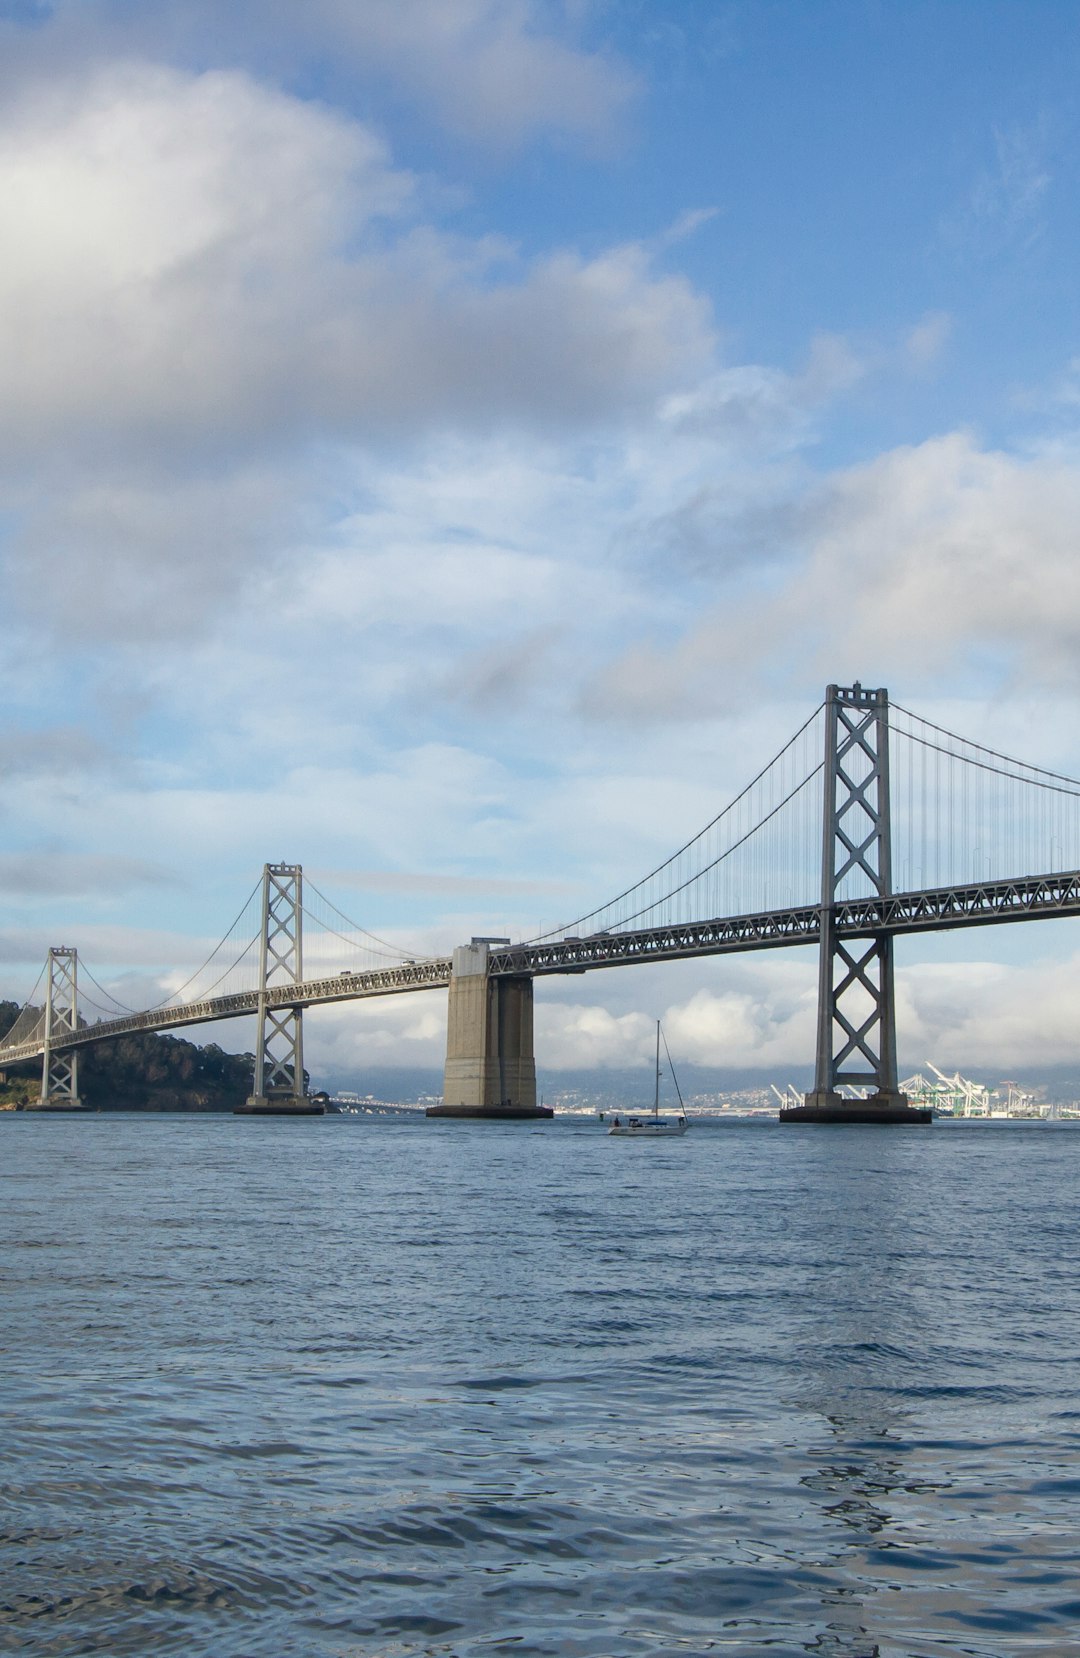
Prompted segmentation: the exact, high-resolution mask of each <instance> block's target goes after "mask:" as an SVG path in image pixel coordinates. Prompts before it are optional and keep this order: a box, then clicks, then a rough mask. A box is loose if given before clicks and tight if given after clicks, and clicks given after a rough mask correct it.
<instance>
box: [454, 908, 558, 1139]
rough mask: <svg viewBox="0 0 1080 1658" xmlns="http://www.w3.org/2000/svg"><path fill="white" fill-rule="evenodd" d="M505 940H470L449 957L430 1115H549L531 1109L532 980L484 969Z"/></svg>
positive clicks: (547, 1109)
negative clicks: (439, 1085) (435, 1100)
mask: <svg viewBox="0 0 1080 1658" xmlns="http://www.w3.org/2000/svg"><path fill="white" fill-rule="evenodd" d="M508 942H509V940H506V939H486V938H474V939H473V941H472V943H471V944H464V945H462V946H461V947H460V948H459V949H457V950H455V951H454V958H453V968H452V971H451V975H450V1005H449V1008H448V1012H447V1022H446V1071H445V1074H444V1080H443V1103H442V1104H441V1105H433V1106H429V1108H428V1111H427V1115H428V1116H429V1117H482V1118H529V1119H535V1118H538V1117H552V1116H554V1112H553V1111H552V1109H551V1107H550V1106H542V1105H541V1106H538V1105H537V1103H536V1061H535V1058H534V1056H533V981H532V978H531V977H530V976H528V975H522V976H521V977H520V978H519V977H514V978H509V977H506V978H503V977H498V978H495V977H493V976H492V974H491V972H490V970H489V962H488V947H489V945H491V944H493V943H496V944H503V943H508Z"/></svg>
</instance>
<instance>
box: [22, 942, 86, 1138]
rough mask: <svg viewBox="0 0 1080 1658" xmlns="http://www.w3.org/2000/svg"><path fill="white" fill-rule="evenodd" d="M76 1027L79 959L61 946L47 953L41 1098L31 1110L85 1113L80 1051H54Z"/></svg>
mask: <svg viewBox="0 0 1080 1658" xmlns="http://www.w3.org/2000/svg"><path fill="white" fill-rule="evenodd" d="M78 1028H79V956H78V952H77V951H76V950H74V949H70V948H68V947H66V946H63V945H57V946H55V947H54V948H53V949H51V950H50V951H49V983H48V988H47V990H46V992H45V1051H44V1053H43V1055H42V1059H41V1097H40V1099H38V1100H37V1101H35V1102H34V1104H33V1105H31V1106H29V1107H28V1109H29V1110H31V1111H86V1110H87V1109H88V1107H87V1106H85V1105H84V1104H83V1102H82V1100H81V1099H80V1098H79V1050H78V1049H77V1048H70V1047H63V1048H59V1049H58V1048H57V1047H56V1044H57V1043H58V1042H61V1041H62V1040H63V1039H64V1038H65V1037H67V1036H73V1035H74V1033H75V1032H76V1031H77V1030H78Z"/></svg>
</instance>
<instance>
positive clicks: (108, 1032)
mask: <svg viewBox="0 0 1080 1658" xmlns="http://www.w3.org/2000/svg"><path fill="white" fill-rule="evenodd" d="M1067 916H1074V917H1075V916H1080V870H1070V871H1067V872H1065V873H1063V874H1054V875H1031V876H1026V877H1024V878H1022V879H1017V880H1010V881H982V882H976V883H973V884H972V885H970V886H965V887H933V888H928V889H926V890H925V891H923V892H903V893H895V894H889V895H886V896H884V897H881V896H877V895H874V896H870V897H867V898H857V899H847V900H846V901H845V902H843V903H839V904H836V905H834V906H833V938H834V940H840V939H843V940H845V941H846V940H848V939H856V938H859V937H866V936H872V935H875V934H880V933H888V934H892V935H895V934H897V933H929V932H935V933H936V932H949V931H951V930H953V929H955V928H958V927H986V926H1001V925H1003V924H1004V923H1006V922H1013V921H1049V920H1054V919H1060V918H1064V917H1067ZM820 938H821V910H820V908H819V906H818V905H817V904H808V905H805V906H803V907H801V908H795V909H787V910H766V911H763V912H762V913H761V914H758V915H743V916H735V917H722V918H719V919H716V920H713V921H696V922H692V923H686V924H683V925H679V926H670V927H649V928H644V929H641V930H640V931H637V932H625V933H600V934H597V935H596V936H594V937H592V938H582V939H563V940H560V941H559V942H557V943H551V944H521V945H516V946H514V947H513V948H509V949H500V950H492V952H491V954H490V957H489V971H490V973H491V975H492V976H498V977H507V976H509V977H520V976H522V975H532V976H537V977H539V976H541V975H544V974H549V973H587V972H593V971H595V970H596V969H597V968H601V967H626V966H630V965H632V964H633V963H634V962H645V961H677V960H681V959H683V958H684V957H687V956H718V955H735V954H739V953H742V952H745V951H748V950H782V949H786V948H791V947H793V946H795V945H799V944H817V943H818V942H819V941H820ZM72 953H73V954H74V952H72ZM450 966H451V963H450V958H449V957H447V956H436V957H432V958H431V959H430V960H428V961H416V962H406V963H403V964H402V965H401V966H399V967H383V968H377V969H374V970H373V971H371V972H369V973H338V974H335V975H333V976H332V977H331V978H326V979H303V980H301V981H300V982H298V983H293V984H279V985H276V986H273V987H270V988H268V989H267V990H266V993H265V996H266V1005H267V1007H268V1008H270V1009H277V1008H304V1007H312V1006H316V1005H319V1004H323V1003H328V1002H351V1001H358V1000H361V999H363V998H365V997H369V996H394V995H398V994H399V993H401V992H402V991H411V990H440V989H441V990H445V989H446V987H447V985H448V984H449V983H450ZM260 1000H261V997H260V993H259V992H258V991H254V990H245V991H240V992H237V993H235V994H233V995H230V996H212V997H207V998H205V999H204V1000H202V1001H198V1002H186V1003H184V1004H183V1005H182V1006H180V1007H174V1008H158V1009H155V1010H154V1011H153V1012H151V1013H136V1014H130V1015H126V1016H125V1017H124V1018H122V1019H107V1020H102V1021H101V1022H100V1023H99V1024H96V1025H84V1026H82V1027H81V1028H80V1029H78V1030H74V1031H72V1033H71V1034H70V1035H67V1034H61V1033H60V1032H58V1031H54V1033H53V1038H52V1048H53V1052H54V1054H55V1053H56V1052H57V1050H59V1049H67V1048H74V1047H83V1046H85V1045H87V1044H88V1043H91V1042H102V1041H106V1040H107V1039H108V1038H109V1037H115V1036H128V1035H131V1034H132V1033H133V1032H135V1031H157V1030H176V1029H178V1028H179V1027H182V1026H185V1025H203V1024H209V1023H210V1022H211V1021H212V1020H216V1019H240V1018H243V1017H250V1016H251V1015H252V1014H253V1013H257V1012H258V1010H259V1004H260ZM43 1052H44V1042H43V1040H42V1038H41V1037H40V1036H38V1037H35V1038H33V1039H31V1040H29V1041H26V1042H20V1043H18V1044H17V1045H16V1046H12V1047H9V1048H4V1047H0V1062H6V1063H7V1064H9V1065H10V1064H14V1063H15V1062H16V1060H20V1059H33V1058H35V1057H36V1056H37V1055H39V1054H41V1053H43Z"/></svg>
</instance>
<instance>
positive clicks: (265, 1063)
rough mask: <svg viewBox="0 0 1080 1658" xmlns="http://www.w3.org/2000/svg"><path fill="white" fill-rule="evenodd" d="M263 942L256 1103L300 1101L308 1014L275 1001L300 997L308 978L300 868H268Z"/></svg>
mask: <svg viewBox="0 0 1080 1658" xmlns="http://www.w3.org/2000/svg"><path fill="white" fill-rule="evenodd" d="M262 913H263V921H262V934H261V938H260V942H259V1005H258V1018H259V1026H258V1033H257V1040H256V1044H255V1087H254V1095H253V1097H254V1098H255V1099H266V1100H280V1099H299V1098H301V1097H302V1096H303V1093H304V1026H303V1010H302V1007H301V1005H300V1004H299V1003H297V1002H296V1001H295V1000H290V1001H288V1002H285V1003H282V1002H280V1001H278V1000H277V999H276V998H275V999H274V1000H271V998H270V996H269V994H268V993H269V992H270V991H271V990H272V989H278V988H280V987H283V986H284V987H286V988H287V990H291V991H292V992H293V996H294V997H295V989H296V986H297V985H298V984H299V983H300V981H301V979H302V978H303V971H302V944H301V940H302V916H303V871H302V869H301V867H300V865H299V864H266V865H264V867H263V902H262Z"/></svg>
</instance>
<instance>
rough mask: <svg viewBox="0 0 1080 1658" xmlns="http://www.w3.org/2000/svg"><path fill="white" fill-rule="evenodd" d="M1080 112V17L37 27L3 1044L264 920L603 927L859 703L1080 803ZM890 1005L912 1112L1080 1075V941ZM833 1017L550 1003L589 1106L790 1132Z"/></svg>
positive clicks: (787, 987)
mask: <svg viewBox="0 0 1080 1658" xmlns="http://www.w3.org/2000/svg"><path fill="white" fill-rule="evenodd" d="M1078 87H1080V9H1078V8H1077V7H1076V6H1074V5H1073V4H1071V3H1069V0H815V4H813V5H808V4H804V3H801V0H799V3H796V0H730V3H729V0H716V3H710V0H648V3H646V0H621V3H620V0H609V3H605V0H562V3H559V0H551V3H546V0H259V3H258V4H254V3H252V0H230V4H229V5H227V6H222V5H221V4H220V3H213V4H212V3H211V0H168V3H167V4H165V3H158V0H57V3H51V0H0V244H2V258H0V559H2V562H3V576H4V599H5V603H4V623H3V630H2V638H3V655H2V659H0V676H2V683H3V691H4V703H5V707H6V718H5V720H4V722H3V726H2V727H0V766H2V769H3V789H2V794H0V900H2V904H3V910H2V918H0V994H3V995H8V996H12V997H14V999H16V1000H19V1001H21V1000H22V999H23V998H24V997H25V996H26V995H27V994H28V992H29V991H30V988H31V985H32V984H33V982H34V980H35V978H36V975H37V973H38V970H39V967H40V964H41V962H42V960H43V958H44V954H45V951H46V948H47V947H48V946H49V945H50V944H60V943H62V944H75V945H77V947H78V948H79V951H80V958H81V960H82V961H84V962H85V963H86V964H87V965H88V966H89V967H90V969H91V970H92V971H93V973H94V974H95V975H96V977H97V978H98V979H99V980H100V981H101V982H103V983H105V984H106V985H111V986H113V987H114V988H116V990H117V993H118V994H122V997H123V999H124V1000H126V1001H129V1002H133V1003H134V1004H135V1005H144V1004H145V1002H147V1001H153V1000H156V999H157V997H158V995H159V994H161V993H162V992H163V991H165V990H167V989H169V988H170V987H172V986H175V985H176V984H178V983H180V982H181V981H182V980H183V979H184V978H185V977H186V976H187V974H188V973H189V972H191V970H192V969H193V968H194V967H196V966H197V965H198V963H199V962H200V961H201V960H202V958H203V956H204V955H205V954H206V952H207V948H208V947H209V946H211V945H212V944H213V943H215V942H216V941H217V940H218V938H220V936H221V935H222V934H223V933H224V932H225V931H226V929H227V927H228V926H229V924H230V922H231V920H232V918H233V916H234V915H235V914H236V912H237V911H238V910H239V908H240V906H241V905H242V903H243V902H244V900H245V898H246V897H247V895H248V893H249V892H250V890H251V888H252V887H253V885H254V884H255V882H256V880H257V878H258V876H259V874H260V872H261V868H262V865H263V863H264V862H266V861H279V860H280V861H288V862H298V863H302V864H303V866H304V870H305V877H306V878H310V879H311V880H313V881H314V882H315V883H317V885H318V887H319V889H320V890H321V891H324V892H325V893H326V894H327V895H328V896H329V897H330V898H332V899H333V900H334V902H335V903H336V904H337V905H339V906H340V907H341V908H342V909H343V910H344V911H345V912H346V913H347V914H348V915H349V916H351V917H355V918H356V919H357V920H359V921H360V922H362V923H363V925H365V926H367V927H369V928H371V929H372V930H373V931H374V932H376V933H378V934H380V935H381V936H383V937H388V938H390V939H391V940H393V941H395V942H400V944H401V947H402V948H403V949H404V950H407V951H409V952H410V953H415V954H419V953H421V952H428V951H436V950H438V951H442V950H447V949H449V948H451V947H453V945H455V944H457V943H462V942H465V941H467V940H468V938H469V937H470V936H471V935H472V934H474V933H492V932H496V933H503V932H505V933H507V934H510V935H511V936H522V935H528V934H530V933H532V932H535V931H537V930H538V929H539V928H540V927H541V926H544V927H551V926H554V925H556V924H557V923H559V922H560V921H562V920H566V919H571V918H573V917H574V916H577V915H579V914H581V913H582V911H583V910H585V909H588V908H592V907H593V906H594V905H597V904H599V903H602V902H603V901H604V900H605V899H607V898H608V897H610V896H611V895H612V894H614V893H615V892H617V891H619V890H621V889H622V888H623V887H625V886H626V885H628V884H629V883H630V882H631V881H633V880H634V879H636V878H637V877H638V876H639V875H641V874H643V873H644V872H645V871H646V870H647V869H649V868H651V867H652V866H653V865H654V864H655V863H657V862H658V861H659V860H660V859H662V858H663V857H664V856H665V855H666V854H667V853H668V852H669V851H671V850H673V849H674V848H675V847H677V846H678V845H680V844H682V842H683V841H685V840H686V839H688V838H689V836H690V835H692V834H693V833H694V832H695V831H696V830H697V829H698V828H700V827H701V825H702V824H703V823H705V822H706V821H707V820H708V819H709V818H711V817H712V816H713V815H714V814H715V812H716V811H717V810H719V808H720V807H721V806H722V805H723V804H724V802H725V801H726V800H727V799H728V798H730V797H731V796H732V795H733V794H734V793H736V792H737V790H738V789H739V788H740V787H741V786H742V785H743V784H744V783H745V782H746V781H747V780H748V779H749V777H750V776H751V775H753V773H754V772H755V771H756V770H757V769H758V767H759V766H760V765H761V764H762V763H763V762H764V760H765V759H767V758H768V757H769V755H771V754H772V753H773V752H774V751H775V750H776V749H778V748H779V747H780V746H781V744H782V743H783V742H784V740H785V739H786V738H787V737H788V736H789V735H790V734H791V733H792V732H793V731H794V730H795V729H796V728H797V727H798V726H799V725H800V724H801V723H802V721H803V719H804V718H805V717H806V716H807V715H808V714H809V713H810V712H811V711H812V709H813V708H814V707H815V706H816V705H817V703H818V702H819V701H820V700H821V696H822V693H823V689H824V687H825V685H826V684H828V683H829V682H832V681H835V682H839V683H850V682H851V681H852V680H854V679H855V678H860V679H861V680H863V682H865V683H869V684H875V685H883V686H886V687H888V689H889V691H890V694H891V695H892V696H893V697H894V698H895V699H896V700H898V701H900V702H902V703H903V704H904V705H905V706H907V707H909V708H913V709H916V710H917V711H918V712H919V713H921V714H924V715H925V716H927V717H928V718H931V719H941V720H942V721H943V723H945V724H946V725H948V726H950V727H951V728H952V729H954V730H957V731H960V732H962V733H964V734H965V735H969V736H971V737H973V738H976V739H979V740H981V741H984V742H990V743H992V745H993V746H994V747H997V748H1001V749H1004V750H1005V751H1007V752H1009V753H1016V754H1019V755H1020V756H1021V757H1022V758H1024V759H1026V760H1032V761H1035V762H1038V763H1039V764H1042V765H1046V766H1050V767H1053V768H1055V769H1058V770H1061V771H1064V772H1066V773H1068V774H1070V775H1073V776H1076V775H1080V717H1078V716H1080V650H1078V645H1080V557H1078V553H1080V441H1078V439H1080V303H1078V285H1077V278H1076V272H1077V269H1078V268H1080V245H1078V244H1080V168H1078V158H1080V93H1078V91H1077V88H1078ZM897 960H898V976H899V989H898V998H899V1006H898V1019H899V1031H900V1048H901V1064H902V1066H903V1064H904V1062H905V1059H906V1060H907V1061H908V1062H910V1064H911V1066H912V1068H914V1067H915V1066H916V1065H917V1064H922V1062H923V1061H924V1060H925V1059H927V1058H929V1059H933V1060H935V1062H937V1063H938V1064H941V1065H944V1066H947V1067H948V1068H952V1067H954V1066H961V1067H966V1068H971V1069H977V1068H978V1067H979V1066H980V1065H984V1066H985V1065H999V1066H1016V1067H1018V1068H1021V1067H1022V1066H1023V1064H1025V1063H1028V1064H1034V1063H1036V1061H1038V1062H1040V1063H1042V1062H1054V1063H1067V1062H1069V1061H1071V1060H1073V1059H1076V1060H1078V1061H1080V1017H1078V1013H1080V930H1078V925H1077V924H1073V923H1065V922H1060V923H1047V924H1045V925H1040V926H1038V927H1036V926H1030V927H1025V928H1011V929H989V930H979V931H977V932H974V933H971V934H953V935H949V936H948V938H946V939H941V940H927V939H920V940H906V941H901V942H900V944H899V945H898V949H897ZM815 985H816V963H815V961H814V960H813V959H812V952H811V953H807V952H803V953H799V952H791V953H785V954H776V955H760V956H756V957H752V958H747V959H745V960H742V961H738V960H734V959H723V960H714V961H703V962H695V963H683V964H677V965H671V966H668V967H663V968H654V969H648V968H635V969H626V970H621V971H619V972H611V973H606V974H593V975H589V976H588V977H586V978H573V979H568V980H565V981H562V980H554V981H545V982H544V983H543V984H542V985H541V986H540V988H539V989H538V993H537V1057H538V1062H539V1063H540V1064H542V1065H544V1066H546V1067H556V1068H557V1067H560V1066H588V1065H625V1064H627V1063H632V1062H633V1061H634V1059H635V1058H637V1057H643V1056H644V1055H645V1054H646V1052H647V1049H648V1044H649V1041H650V1036H649V1032H650V1031H651V1030H652V1028H653V1027H652V1023H651V1021H652V1020H653V1018H654V1017H656V1016H663V1017H664V1019H665V1022H666V1027H667V1029H668V1032H669V1039H670V1040H671V1042H672V1049H673V1052H678V1053H679V1054H681V1055H682V1056H683V1057H684V1058H685V1059H688V1060H691V1061H693V1062H695V1063H699V1064H712V1065H718V1066H722V1065H724V1064H725V1063H730V1064H731V1065H733V1066H738V1067H745V1066H748V1065H760V1066H762V1067H764V1068H766V1069H769V1068H772V1069H773V1070H774V1071H775V1072H776V1074H777V1077H778V1079H782V1073H783V1068H784V1067H785V1066H792V1065H796V1064H805V1063H807V1062H809V1059H810V1057H811V1048H812V1042H813V1006H814V996H815ZM218 1034H220V1036H221V1039H222V1040H223V1041H224V1042H226V1043H232V1044H234V1045H235V1046H237V1047H248V1046H250V1045H251V1044H252V1042H253V1040H254V1037H253V1032H252V1031H249V1030H247V1028H246V1027H245V1026H241V1025H240V1024H236V1025H234V1026H226V1027H221V1029H220V1032H219V1033H218ZM444 1040H445V997H444V996H443V997H439V996H438V995H434V994H431V995H425V996H419V997H406V998H400V999H397V1000H386V1001H383V1000H380V1001H378V1002H373V1003H366V1004H362V1005H354V1006H351V1007H341V1008H336V1009H329V1010H324V1011H321V1012H319V1013H318V1014H311V1015H309V1016H308V1019H307V1021H306V1027H305V1045H306V1057H307V1060H308V1064H309V1066H310V1068H311V1070H312V1072H313V1074H314V1076H315V1077H316V1078H318V1075H319V1072H320V1067H323V1068H332V1069H333V1070H334V1072H335V1074H336V1075H339V1076H340V1075H341V1074H342V1073H343V1072H344V1071H349V1070H350V1069H355V1073H356V1079H357V1081H358V1082H361V1081H362V1077H363V1067H364V1066H365V1065H366V1064H367V1065H370V1064H374V1063H377V1064H380V1065H385V1064H394V1063H397V1064H402V1065H406V1064H407V1065H417V1064H431V1065H438V1064H440V1063H441V1059H442V1054H443V1045H444Z"/></svg>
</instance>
